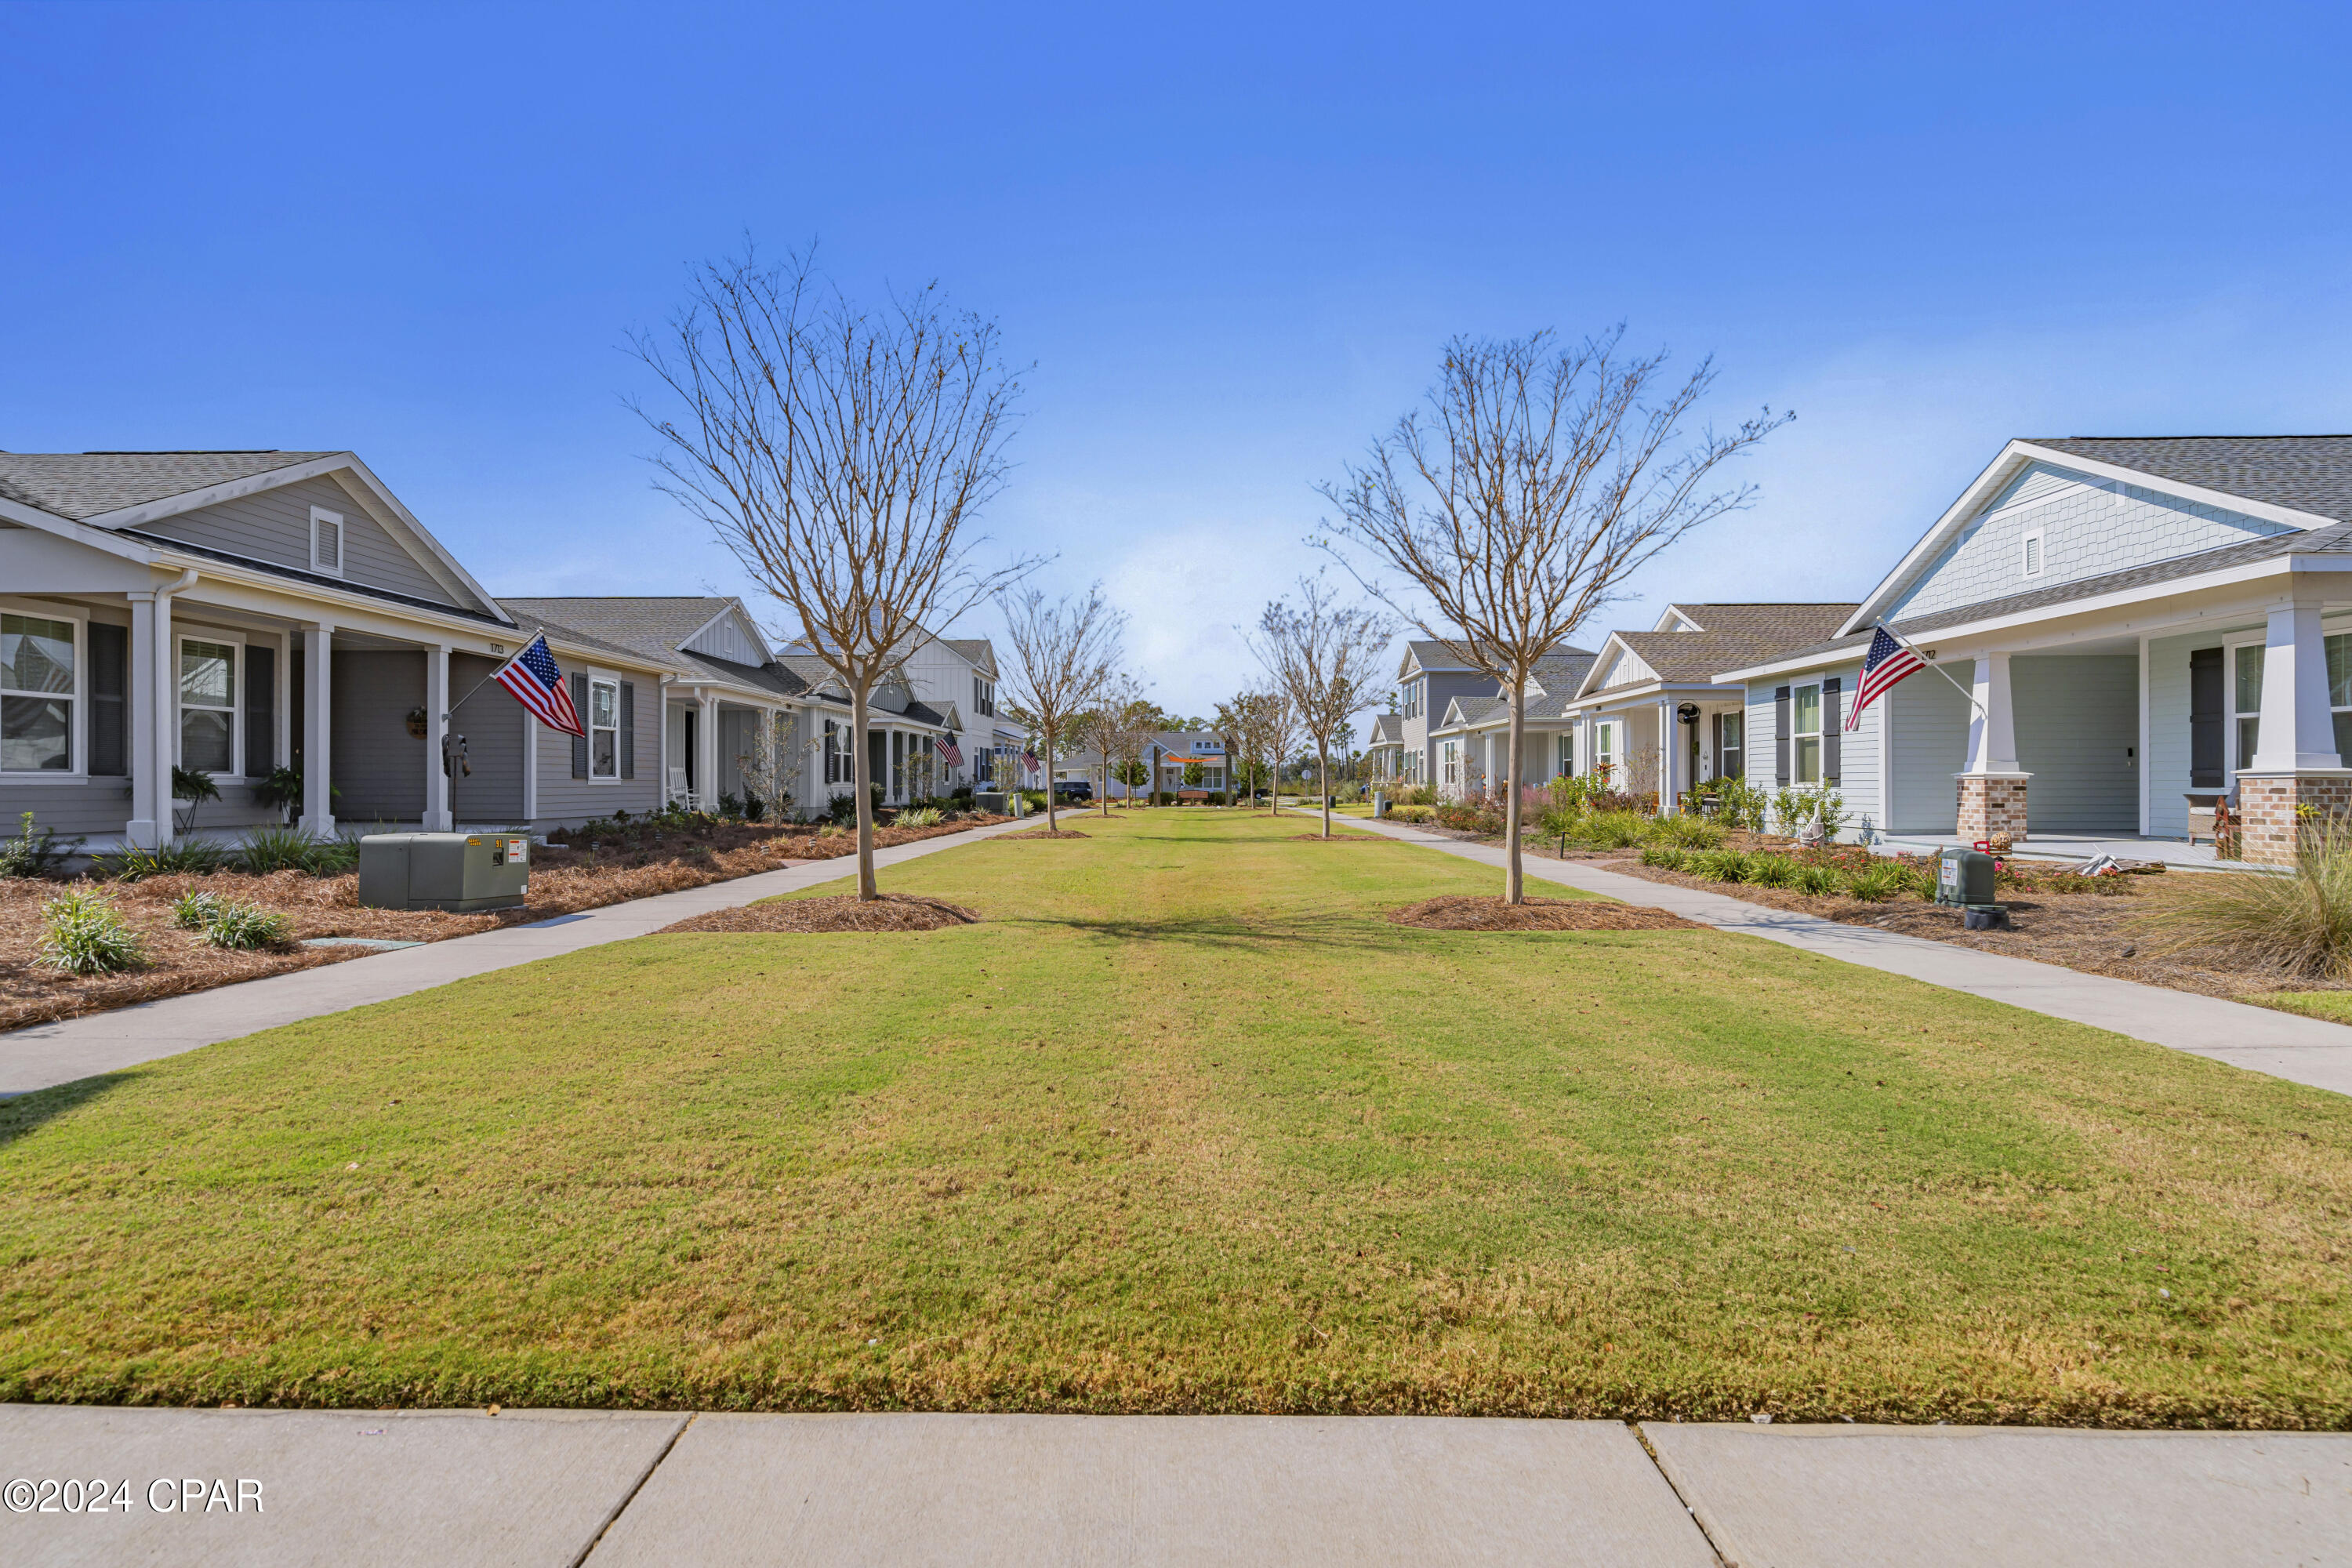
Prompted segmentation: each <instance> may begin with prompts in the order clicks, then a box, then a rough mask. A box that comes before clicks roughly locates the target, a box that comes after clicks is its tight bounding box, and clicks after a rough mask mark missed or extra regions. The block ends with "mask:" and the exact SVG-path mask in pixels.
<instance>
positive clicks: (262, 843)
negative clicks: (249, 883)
mask: <svg viewBox="0 0 2352 1568" xmlns="http://www.w3.org/2000/svg"><path fill="white" fill-rule="evenodd" d="M334 842H336V841H334V840H331V839H323V838H319V837H314V836H312V835H311V834H310V833H307V832H305V831H304V830H302V829H301V828H299V827H257V828H255V829H254V830H253V831H252V832H251V833H249V834H247V836H246V840H245V843H244V845H243V846H242V847H240V848H239V849H238V850H237V852H236V868H237V869H238V870H240V871H250V872H252V873H253V874H254V875H255V876H257V877H267V876H268V875H269V874H270V873H271V872H272V871H308V872H310V874H311V875H312V876H323V875H325V874H326V873H325V872H324V871H323V870H321V869H320V867H321V865H322V863H323V861H324V860H326V859H329V858H331V853H330V854H329V855H327V856H322V855H321V851H331V846H332V845H333V843H334ZM357 852H358V851H357V847H356V846H355V847H353V854H354V855H356V854H357Z"/></svg>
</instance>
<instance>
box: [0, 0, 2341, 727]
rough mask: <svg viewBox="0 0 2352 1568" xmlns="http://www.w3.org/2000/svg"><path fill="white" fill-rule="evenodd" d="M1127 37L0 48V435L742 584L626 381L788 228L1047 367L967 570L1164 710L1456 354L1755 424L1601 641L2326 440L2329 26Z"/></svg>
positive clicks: (1013, 31) (579, 572) (988, 18)
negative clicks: (960, 305) (997, 324)
mask: <svg viewBox="0 0 2352 1568" xmlns="http://www.w3.org/2000/svg"><path fill="white" fill-rule="evenodd" d="M1134 9H1135V8H1129V7H1104V6H1086V7H1073V8H1070V9H1068V10H1065V11H1059V12H1055V11H1048V10H1045V9H1043V8H1037V7H1028V8H1022V7H997V6H981V5H968V4H962V5H942V6H938V7H935V8H929V9H925V8H917V7H890V8H886V7H880V6H848V5H826V6H823V7H809V8H807V9H805V10H803V11H798V12H796V11H794V10H793V8H790V7H784V6H744V7H740V8H730V7H715V6H698V5H660V6H652V5H647V6H643V7H638V8H616V7H603V6H597V5H564V6H562V7H551V8H547V9H543V10H526V9H515V8H500V7H488V8H478V7H470V6H468V7H457V8H447V9H440V8H426V7H389V6H323V5H322V6H311V7H250V6H238V5H195V6H145V5H104V4H87V3H85V4H76V5H62V6H45V5H5V4H0V102H5V121H0V122H5V131H0V150H5V157H4V158H0V169H5V184H4V185H0V190H5V201H0V222H5V226H6V229H5V244H0V301H5V335H0V447H6V448H8V449H11V450H16V451H46V450H81V449H86V448H93V447H352V448H354V449H356V450H357V451H359V452H360V453H361V454H362V456H363V457H364V458H366V459H367V460H368V461H369V463H370V464H371V465H372V466H373V468H375V470H376V471H377V472H378V473H379V474H381V475H382V476H383V478H384V479H385V480H386V481H387V482H388V483H389V484H391V485H392V487H393V488H394V490H395V491H397V492H398V493H399V494H400V495H401V496H402V498H403V499H404V500H406V501H407V502H408V503H409V504H410V506H411V507H413V508H414V509H415V511H416V512H417V513H418V515H419V516H421V517H422V518H423V519H424V520H425V522H426V523H427V525H428V526H430V527H432V528H433V529H434V530H435V531H436V532H438V533H439V534H440V535H441V536H442V537H443V538H444V539H445V540H446V541H447V542H449V544H450V545H451V546H452V547H453V548H454V549H456V550H457V552H459V553H460V554H461V555H462V556H463V557H464V558H465V559H466V560H467V562H468V563H470V564H471V565H473V566H474V567H475V569H476V570H477V572H478V574H480V575H481V576H482V577H483V578H484V579H485V580H486V581H487V582H488V583H489V584H491V585H492V586H493V588H495V589H499V590H505V591H511V592H530V593H638V592H645V593H658V592H692V591H698V590H700V589H703V588H705V587H717V588H721V589H725V590H729V591H733V590H735V589H737V588H739V587H740V584H739V583H738V582H737V581H736V580H735V578H734V576H733V574H732V572H731V568H730V563H729V562H728V561H727V560H726V558H725V557H724V556H723V555H722V554H721V553H720V552H719V551H718V550H717V548H716V547H715V546H713V545H711V544H710V543H709V542H707V541H706V540H704V539H703V538H701V537H700V536H699V534H698V532H697V531H696V529H695V527H694V526H693V525H691V524H689V523H688V521H685V520H684V519H683V518H682V517H680V516H679V515H678V514H677V512H676V510H675V509H674V508H673V507H672V506H671V504H670V503H669V502H668V501H667V500H664V499H663V498H661V497H660V496H658V495H656V494H654V493H653V492H652V491H651V490H650V489H648V488H647V479H646V468H645V465H644V464H643V462H642V460H641V458H642V455H643V454H644V453H645V452H646V450H647V449H648V448H649V442H648V441H647V439H646V435H645V433H644V431H643V430H642V428H641V427H639V426H636V425H635V422H634V420H633V418H632V416H629V415H628V414H627V413H626V412H625V410H624V408H623V407H622V404H621V400H622V398H623V396H624V395H627V394H630V393H633V392H644V391H646V390H647V388H646V384H645V378H644V376H643V374H642V372H641V371H640V370H639V369H638V367H635V365H634V364H633V363H631V362H630V361H629V360H628V359H627V358H625V356H624V355H623V353H620V352H619V348H620V344H621V343H622V341H623V337H624V334H625V332H626V331H628V330H629V329H631V328H633V327H638V326H648V325H653V324H656V323H657V322H658V321H660V320H661V319H662V317H663V316H664V315H665V314H666V313H667V311H668V310H669V309H670V308H671V307H672V306H673V304H674V303H675V302H676V300H677V298H678V296H679V294H680V290H681V279H682V273H683V268H684V266H685V264H686V263H688V261H690V260H693V259H695V258H701V257H705V256H710V255H714V254H719V253H723V252H725V251H727V250H729V249H730V248H732V247H736V246H737V245H739V244H740V239H741V237H743V236H744V235H745V234H747V233H749V234H751V235H753V236H756V237H758V238H759V240H760V241H761V244H762V245H763V246H765V247H771V248H777V249H781V248H783V247H789V246H792V245H794V244H798V243H802V242H804V241H806V240H807V239H809V238H810V237H819V238H820V239H821V241H822V244H823V247H824V255H825V256H826V258H828V261H829V263H830V266H831V268H832V269H833V270H834V272H835V274H836V275H837V276H838V278H839V279H841V281H842V282H843V283H844V284H845V286H847V287H848V288H849V289H851V290H852V291H853V292H872V291H875V290H877V289H878V288H879V287H881V286H882V285H883V284H884V283H885V282H891V283H900V284H907V283H919V282H922V281H925V280H929V279H939V280H940V281H941V282H942V283H943V284H945V285H946V286H947V287H948V288H949V289H950V291H951V292H952V293H953V294H954V295H955V297H956V298H957V299H958V300H961V301H962V302H964V303H968V304H970V305H972V306H974V307H976V308H978V309H980V310H983V311H985V312H988V313H990V314H992V315H994V316H996V317H997V318H998V319H999V320H1000V321H1001V322H1002V324H1003V329H1004V332H1005V335H1006V338H1007V340H1008V342H1009V343H1010V344H1011V346H1012V347H1013V350H1014V352H1015V353H1017V354H1018V355H1019V356H1020V357H1021V358H1023V359H1024V360H1034V361H1035V362H1036V368H1035V370H1034V373H1033V374H1030V375H1029V376H1028V377H1027V378H1026V381H1027V385H1028V387H1029V394H1028V396H1027V398H1026V402H1025V409H1026V421H1025V424H1024V428H1023V430H1022V432H1021V434H1020V436H1019V437H1018V440H1017V442H1016V445H1015V452H1014V455H1015V456H1016V457H1017V458H1018V459H1019V462H1020V468H1019V470H1018V472H1017V474H1016V476H1015V480H1014V484H1013V489H1011V491H1010V492H1009V493H1008V494H1007V495H1006V496H1005V497H1004V499H1003V500H1002V502H1000V503H999V504H998V505H997V507H996V508H995V509H994V510H993V511H992V514H991V515H990V517H989V518H988V520H987V523H988V528H989V531H990V532H991V533H992V534H993V535H994V536H996V537H997V538H998V539H1000V540H1002V541H1003V542H1005V543H1006V544H1008V545H1017V546H1019V547H1021V548H1023V549H1026V550H1040V551H1045V552H1053V553H1055V555H1056V556H1057V559H1056V561H1055V563H1054V565H1053V566H1052V568H1051V569H1050V571H1049V574H1048V580H1049V581H1050V582H1052V583H1054V584H1056V585H1072V584H1083V583H1084V582H1085V581H1087V580H1088V579H1090V578H1094V577H1100V578H1101V579H1103V581H1104V582H1105V583H1106V584H1107V585H1108V587H1109V589H1110V590H1111V591H1112V592H1113V594H1114V595H1116V596H1117V597H1118V600H1119V601H1120V602H1121V604H1122V605H1124V607H1126V608H1127V609H1128V610H1129V612H1131V613H1132V615H1133V616H1134V617H1135V620H1136V631H1135V635H1134V637H1133V639H1132V640H1133V644H1134V647H1135V649H1136V651H1137V653H1138V655H1139V659H1140V662H1141V663H1143V665H1144V666H1145V667H1146V669H1147V671H1148V673H1150V675H1151V676H1152V677H1153V679H1154V680H1155V684H1156V689H1157V692H1158V695H1159V696H1160V698H1161V700H1163V701H1165V702H1166V703H1168V704H1169V705H1170V706H1171V707H1173V708H1177V709H1180V710H1205V709H1206V708H1207V707H1208V706H1209V705H1210V704H1211V703H1212V702H1213V701H1214V700H1216V699H1218V698H1219V697H1222V696H1223V695H1226V694H1228V693H1229V692H1230V691H1231V690H1232V689H1234V687H1235V685H1236V684H1237V683H1238V682H1239V681H1241V680H1242V679H1244V677H1245V676H1246V674H1247V673H1248V663H1247V658H1246V656H1245V654H1244V652H1243V650H1242V648H1241V647H1240V645H1239V641H1238V638H1237V637H1235V636H1234V632H1233V629H1232V628H1233V627H1234V625H1235V624H1236V623H1239V622H1243V621H1246V620H1249V619H1252V618H1254V616H1255V613H1256V611H1257V609H1258V608H1259V607H1260V606H1261V605H1263V604H1264V602H1265V599H1266V598H1267V597H1268V596H1270V595H1273V594H1275V593H1276V592H1278V591H1280V589H1281V588H1282V587H1283V585H1284V584H1285V583H1286V580H1287V579H1288V578H1290V577H1291V576H1293V575H1295V574H1296V573H1297V571H1298V570H1300V569H1301V568H1302V567H1307V566H1311V565H1312V564H1313V557H1312V556H1311V554H1310V553H1309V552H1307V551H1306V550H1305V549H1304V548H1303V546H1302V543H1301V542H1302V540H1303V539H1304V537H1305V536H1306V535H1307V533H1308V531H1310V530H1311V529H1312V528H1313V526H1314V524H1315V522H1316V520H1317V518H1318V513H1319V510H1320V507H1319V503H1318V501H1317V500H1316V498H1315V497H1314V495H1313V492H1312V489H1311V487H1312V485H1313V483H1314V482H1315V481H1317V480H1318V479H1327V478H1330V477H1333V476H1335V475H1336V474H1337V473H1338V472H1339V466H1340V464H1341V463H1342V462H1343V461H1345V460H1346V459H1348V458H1350V457H1352V456H1354V455H1356V454H1357V453H1358V452H1359V451H1360V449H1361V448H1362V447H1363V445H1364V443H1365V442H1366V440H1367V439H1368V438H1369V437H1370V436H1371V435H1372V434H1373V432H1374V431H1376V430H1377V429H1379V428H1381V427H1382V426H1385V425H1387V424H1388V423H1389V422H1390V421H1391V420H1392V419H1393V418H1394V417H1395V416H1397V415H1398V414H1399V413H1400V412H1402V410H1403V409H1404V408H1405V407H1406V406H1407V405H1409V404H1411V403H1412V401H1413V400H1414V399H1415V398H1416V397H1417V396H1418V395H1420V393H1421V391H1422V390H1423V387H1424V386H1425V385H1426V384H1427V381H1428V379H1429V375H1430V373H1431V371H1432V369H1433V366H1434V364H1435V363H1436V355H1437V350H1438V346H1439V344H1440V343H1441V342H1442V341H1443V340H1444V338H1445V337H1446V336H1447V335H1448V334H1450V333H1452V332H1455V331H1471V332H1482V333H1513V332H1520V331H1527V330H1528V329H1530V328H1533V327H1537V326H1542V325H1550V326H1556V327H1559V328H1560V329H1562V330H1563V331H1570V332H1578V331H1589V330H1593V329H1598V328H1601V327H1604V326H1606V325H1607V324H1609V323H1611V322H1612V321H1618V320H1620V319H1622V320H1623V321H1626V322H1627V323H1628V325H1629V331H1630V335H1631V339H1632V341H1633V342H1636V343H1645V344H1664V345H1668V346H1670V347H1672V348H1673V349H1674V350H1675V352H1676V353H1678V354H1681V355H1684V356H1696V355H1697V354H1700V353H1706V352H1709V351H1712V352H1713V353H1716V355H1717V359H1718V362H1719V363H1720V365H1721V367H1722V373H1723V374H1722V380H1721V383H1720V390H1719V393H1718V395H1717V398H1716V400H1715V403H1714V410H1715V412H1716V413H1717V415H1718V416H1721V417H1722V418H1724V419H1725V420H1730V419H1733V418H1736V417H1738V416H1741V415H1743V414H1745V413H1748V412H1749V411H1752V410H1753V409H1754V408H1755V407H1756V405H1759V404H1763V403H1766V402H1769V403H1771V404H1772V405H1776V406H1793V407H1794V408H1796V409H1797V410H1798V413H1799V418H1798V421H1797V423H1796V424H1795V425H1793V426H1790V427H1789V428H1788V429H1786V430H1784V431H1782V432H1781V433H1780V434H1779V435H1778V436H1776V437H1773V439H1772V441H1771V443H1770V444H1769V449H1768V450H1766V451H1765V452H1764V453H1762V454H1761V455H1759V457H1758V458H1755V459H1754V460H1753V461H1751V462H1749V463H1748V465H1746V472H1747V476H1748V477H1749V478H1752V479H1754V480H1756V481H1757V482H1758V483H1759V484H1760V485H1761V486H1762V487H1763V494H1762V497H1761V500H1760V502H1759V505H1758V506H1757V507H1756V508H1755V510H1753V511H1752V512H1750V513H1748V515H1746V516H1744V517H1742V518H1739V519H1738V520H1736V521H1732V522H1730V523H1727V524H1724V525H1721V526H1719V527H1718V528H1717V530H1716V531H1715V532H1714V534H1713V535H1712V536H1711V537H1706V538H1703V539H1701V540H1699V541H1697V542H1692V543H1690V544H1688V545H1686V546H1685V547H1684V549H1683V550H1682V551H1681V552H1680V553H1679V554H1678V555H1676V556H1675V557H1672V558H1670V564H1669V566H1668V567H1667V568H1666V569H1664V570H1661V571H1659V572H1656V573H1654V574H1653V575H1652V577H1651V579H1650V580H1649V581H1648V582H1646V583H1645V584H1643V587H1644V588H1645V590H1646V591H1647V594H1648V601H1647V604H1646V605H1644V606H1636V607H1632V608H1629V609H1626V610H1624V611H1622V612H1621V614H1620V615H1619V616H1617V617H1615V618H1616V619H1618V620H1620V621H1622V622H1627V623H1631V622H1637V621H1645V620H1646V619H1647V618H1648V617H1649V616H1652V615H1654V613H1655V608H1654V607H1655V605H1656V604H1657V603H1659V602H1660V601H1662V600H1663V599H1664V598H1667V597H1681V598H1705V597H1708V596H1714V597H1719V598H1750V599H1753V598H1837V597H1849V596H1855V595H1859V594H1860V593H1862V592H1863V591H1864V589H1866V588H1867V587H1868V586H1869V585H1870V584H1872V583H1873V582H1874V581H1875V580H1876V578H1877V577H1878V575H1879V574H1881V573H1882V572H1883V571H1884V570H1885V567H1886V566H1887V565H1888V564H1889V563H1891V561H1892V560H1893V559H1894V557H1895V554H1896V553H1897V552H1899V551H1900V550H1901V549H1902V548H1903V547H1904V546H1906V545H1907V544H1908V543H1909V542H1910V541H1911V540H1912V538H1914V537H1915V536H1916V533H1917V532H1918V531H1920V530H1921V529H1922V528H1923V527H1925V526H1926V524H1927V521H1929V520H1930V519H1932V517H1933V516H1934V514H1935V513H1936V512H1937V511H1938V510H1941V509H1942V507H1943V506H1944V505H1946V504H1947V503H1948V501H1949V500H1950V499H1951V498H1952V496H1953V495H1954V494H1955V493H1956V492H1957V491H1958V489H1959V487H1960V486H1961V485H1962V484H1963V483H1964V482H1965V480H1966V479H1968V478H1969V477H1970V476H1971V475H1972V474H1973V473H1974V472H1975V471H1976V470H1977V469H1978V468H1979V467H1981V466H1982V464H1983V463H1984V462H1986V461H1987V460H1989V459H1990V457H1991V456H1992V454H1993V453H1994V451H1995V450H1996V449H1997V448H1998V447H1999V444H2000V442H2001V441H2002V440H2004V439H2006V438H2007V437H2011V436H2015V435H2109V434H2183V433H2206V432H2260V431H2313V430H2326V431H2343V430H2347V429H2352V406H2347V404H2352V368H2347V367H2352V289H2347V283H2352V277H2347V249H2346V241H2347V227H2352V200H2347V195H2348V194H2352V193H2347V169H2352V145H2347V128H2348V127H2352V93H2347V90H2346V87H2345V80H2346V79H2345V61H2346V59H2347V58H2352V49H2347V44H2352V38H2347V32H2348V31H2352V28H2347V24H2346V22H2345V20H2344V16H2345V14H2344V12H2343V11H2342V10H2341V9H2340V8H2335V7H2321V6H2311V7H2285V6H2242V7H2200V8H2195V9H2189V8H2180V9H2174V8H2168V7H2165V6H2160V5H2133V6H2119V7H2115V8H2112V9H2100V10H2094V9H2091V8H2068V7H2060V6H2042V5H2036V6H2031V7H2018V8H2014V9H2001V8H1996V7H1992V6H1969V7H1947V8H1943V9H1941V10H1940V11H1937V10H1930V9H1929V8H1927V7H1908V8H1898V7H1885V6H1870V7H1853V8H1823V7H1807V6H1801V5H1770V6H1764V5H1758V6H1738V7H1720V8H1706V7H1664V6H1624V5H1613V6H1607V7H1590V8H1582V9H1579V8H1575V7H1563V6H1559V5H1529V6H1526V7H1524V8H1522V9H1521V10H1519V11H1518V12H1517V13H1516V14H1515V13H1513V12H1512V11H1510V10H1508V9H1507V8H1505V7H1502V6H1491V7H1471V8H1465V9H1460V10H1449V9H1447V8H1445V7H1439V6H1430V5H1412V6H1381V5H1345V6H1332V7H1328V8H1320V9H1308V8H1304V7H1293V8H1283V7H1269V6H1265V5H1252V6H1244V7H1234V8H1229V9H1228V8H1220V7H1213V6H1205V5H1189V6H1183V7H1163V8H1158V9H1157V11H1156V13H1155V14H1156V16H1157V19H1156V20H1155V19H1145V18H1143V17H1141V16H1138V15H1132V14H1125V15H1123V14H1122V13H1129V12H1130V11H1133V10H1134ZM970 629H971V630H985V629H988V628H987V627H986V626H984V625H975V626H971V628H970ZM1602 630H1605V628H1600V627H1596V628H1594V629H1593V631H1592V633H1591V635H1590V637H1589V639H1588V640H1590V641H1592V642H1597V641H1598V637H1599V635H1600V633H1601V631H1602Z"/></svg>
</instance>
